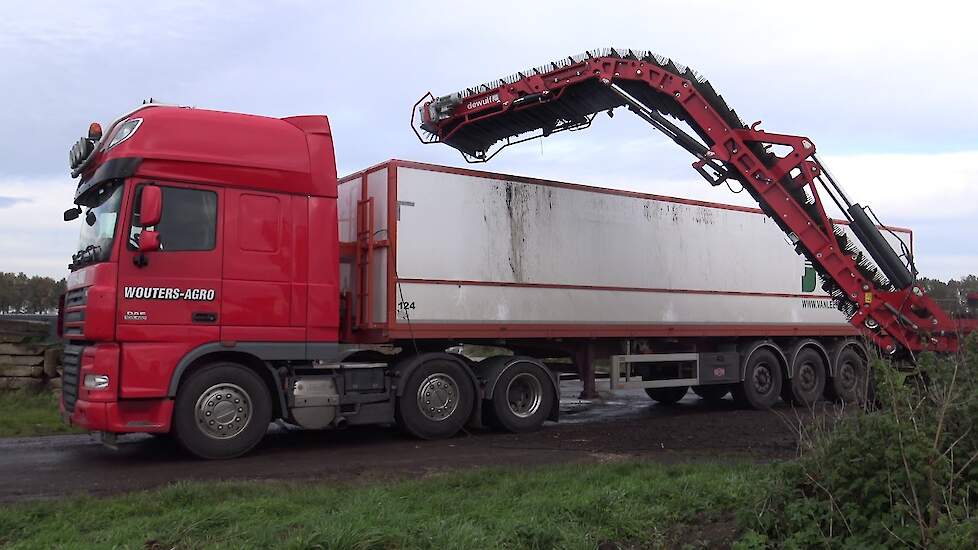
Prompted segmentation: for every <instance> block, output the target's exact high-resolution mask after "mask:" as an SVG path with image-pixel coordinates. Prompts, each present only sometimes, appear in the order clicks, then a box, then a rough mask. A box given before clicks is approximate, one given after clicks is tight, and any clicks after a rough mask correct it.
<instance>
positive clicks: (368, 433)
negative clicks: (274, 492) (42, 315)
mask: <svg viewBox="0 0 978 550" xmlns="http://www.w3.org/2000/svg"><path fill="white" fill-rule="evenodd" d="M578 391H579V387H577V386H575V385H574V383H567V382H565V383H564V387H563V393H564V396H563V399H562V400H561V419H560V422H559V423H549V422H548V423H547V424H546V425H545V426H544V428H543V430H541V431H540V432H536V433H531V434H505V433H493V432H475V433H464V434H462V435H460V436H458V437H455V438H453V439H450V440H444V441H418V440H415V439H411V438H410V437H408V436H405V435H403V434H402V433H401V432H400V431H399V430H398V429H397V428H396V427H375V428H362V427H359V428H350V429H348V430H343V431H326V432H309V431H300V430H295V429H290V428H289V427H287V426H272V428H271V429H270V433H269V435H268V436H267V437H266V439H265V440H264V441H263V443H262V444H261V445H260V446H259V447H258V448H257V449H256V450H255V451H253V452H252V453H250V454H249V455H247V456H244V457H242V458H239V459H235V460H230V461H210V462H208V461H201V460H196V459H194V458H191V457H188V456H187V455H185V454H184V453H183V452H181V451H180V450H179V449H177V448H176V446H175V445H173V444H172V443H171V442H169V441H167V440H165V439H160V438H154V437H149V436H145V435H134V436H125V437H122V438H120V442H119V448H118V450H110V449H107V448H105V447H103V446H101V445H100V444H98V443H96V442H94V441H93V440H92V439H91V438H90V437H89V436H87V435H67V436H50V437H38V438H12V439H2V440H0V502H12V501H23V500H36V499H50V498H57V497H60V496H64V495H71V494H78V493H88V494H93V495H104V494H113V493H119V492H125V491H131V490H138V489H148V488H152V487H156V486H160V485H163V484H166V483H169V482H172V481H176V480H215V479H221V480H231V479H262V480H273V479H282V480H293V481H302V480H316V481H326V482H329V481H337V482H347V483H348V482H354V483H356V482H369V481H376V480H383V479H400V478H407V477H418V476H424V475H427V474H429V473H432V472H438V471H443V470H447V469H465V468H474V467H481V466H499V465H516V466H524V465H529V466H532V465H543V464H550V463H563V462H594V461H608V460H620V459H623V458H641V459H650V460H657V461H663V462H667V463H675V462H682V461H695V460H713V461H715V460H731V461H733V460H739V461H750V462H756V463H759V464H763V463H766V462H770V461H772V460H777V459H784V458H790V457H792V456H794V455H795V453H796V449H797V443H796V442H797V437H796V436H795V428H794V426H795V425H796V423H797V422H798V418H799V416H805V415H806V414H809V413H806V412H804V411H802V410H799V409H792V408H791V407H788V406H785V405H782V406H779V407H777V408H776V409H774V410H773V411H752V410H743V409H739V408H737V407H735V406H734V404H733V402H732V401H730V400H729V398H728V399H727V401H726V402H725V403H723V404H722V405H720V406H708V405H706V404H705V403H704V402H703V401H701V400H700V399H699V398H697V397H696V396H695V395H693V394H692V393H690V394H688V395H687V396H686V398H685V399H684V400H683V401H682V402H680V403H679V404H677V405H674V406H662V405H656V404H654V402H652V401H651V400H649V399H648V398H647V397H646V396H645V395H644V393H643V392H641V391H628V392H621V393H619V394H616V395H614V396H610V395H608V394H605V395H606V399H602V400H595V401H591V402H588V401H582V400H579V399H576V398H575V397H574V396H575V395H577V392H578Z"/></svg>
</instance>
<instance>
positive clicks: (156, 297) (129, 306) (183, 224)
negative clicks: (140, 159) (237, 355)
mask: <svg viewBox="0 0 978 550" xmlns="http://www.w3.org/2000/svg"><path fill="white" fill-rule="evenodd" d="M146 185H155V186H157V187H159V188H160V190H161V192H162V193H161V194H162V197H163V209H162V216H161V217H160V222H159V224H158V225H157V226H156V227H155V229H156V230H157V231H158V232H159V234H160V249H159V250H154V251H151V252H147V253H140V252H139V251H138V250H137V249H136V242H137V241H136V239H137V237H138V235H139V233H140V232H141V231H142V228H141V227H139V226H138V222H139V197H140V192H141V190H142V188H143V187H144V186H146ZM223 193H224V191H223V190H222V189H219V188H208V187H203V186H197V185H187V184H182V183H169V182H158V181H142V182H137V183H136V188H135V192H134V193H133V200H132V201H130V203H131V206H130V211H131V213H132V214H131V216H130V218H129V225H128V227H127V230H126V231H127V232H126V233H123V236H124V237H128V242H127V243H125V244H123V245H122V246H121V247H120V258H119V291H118V292H119V297H118V298H119V299H118V304H119V307H118V309H119V312H118V313H119V319H118V323H119V325H118V327H119V339H120V340H124V341H125V340H129V341H142V342H154V341H155V342H171V343H176V342H183V343H186V344H187V345H196V344H195V343H202V342H214V341H217V340H219V339H220V329H219V325H220V322H221V319H220V317H219V314H220V306H221V270H222V258H221V240H222V233H223V231H222V227H221V224H219V223H218V221H219V220H218V212H219V211H220V209H219V205H220V204H221V202H222V199H223Z"/></svg>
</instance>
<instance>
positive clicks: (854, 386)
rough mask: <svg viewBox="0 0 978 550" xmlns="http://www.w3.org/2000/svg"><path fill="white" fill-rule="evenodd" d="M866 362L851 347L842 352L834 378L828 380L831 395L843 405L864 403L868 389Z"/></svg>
mask: <svg viewBox="0 0 978 550" xmlns="http://www.w3.org/2000/svg"><path fill="white" fill-rule="evenodd" d="M868 372H869V369H868V368H867V365H866V361H865V360H864V359H863V357H862V356H861V355H859V353H858V352H857V351H856V350H854V349H852V348H851V347H849V348H846V349H844V350H842V353H840V354H839V359H838V363H836V365H835V376H833V377H832V379H831V380H830V387H831V390H832V391H831V393H832V394H833V395H834V396H835V397H836V399H838V400H839V401H841V402H843V403H852V404H862V403H864V402H866V399H867V393H868V391H869V388H868V385H869V384H868V379H867V376H868Z"/></svg>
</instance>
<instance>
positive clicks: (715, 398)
mask: <svg viewBox="0 0 978 550" xmlns="http://www.w3.org/2000/svg"><path fill="white" fill-rule="evenodd" d="M693 393H695V394H696V395H698V396H699V397H700V399H702V400H703V401H706V402H707V403H709V404H710V405H716V404H718V403H722V402H723V398H724V397H726V396H727V394H728V393H730V386H728V385H726V384H716V385H710V386H693Z"/></svg>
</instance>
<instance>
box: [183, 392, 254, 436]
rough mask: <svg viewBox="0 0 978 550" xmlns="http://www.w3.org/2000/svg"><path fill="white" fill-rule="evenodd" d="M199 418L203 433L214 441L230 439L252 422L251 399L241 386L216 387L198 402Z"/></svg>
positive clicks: (197, 414) (198, 423)
mask: <svg viewBox="0 0 978 550" xmlns="http://www.w3.org/2000/svg"><path fill="white" fill-rule="evenodd" d="M195 411H196V414H195V416H196V419H197V427H198V428H200V431H201V432H202V433H203V434H204V435H206V436H207V437H210V438H211V439H231V438H233V437H235V436H237V435H238V434H240V433H241V432H242V431H244V429H245V428H246V427H248V423H249V422H251V415H252V404H251V397H250V396H249V395H248V392H246V391H245V390H244V389H242V388H241V386H237V385H235V384H228V383H222V384H215V385H213V386H211V387H209V388H207V389H206V390H204V392H203V393H202V394H200V397H199V398H198V399H197V407H196V409H195Z"/></svg>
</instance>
